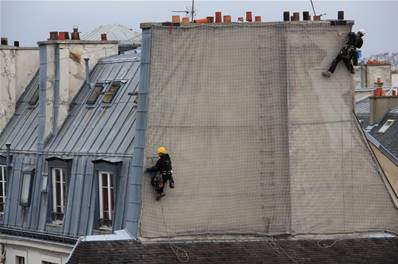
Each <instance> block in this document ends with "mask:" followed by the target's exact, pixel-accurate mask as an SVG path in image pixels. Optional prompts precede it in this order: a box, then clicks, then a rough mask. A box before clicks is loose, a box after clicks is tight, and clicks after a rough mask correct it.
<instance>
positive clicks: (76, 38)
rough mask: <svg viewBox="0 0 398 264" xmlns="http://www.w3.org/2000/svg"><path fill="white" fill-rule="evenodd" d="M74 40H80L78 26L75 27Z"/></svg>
mask: <svg viewBox="0 0 398 264" xmlns="http://www.w3.org/2000/svg"><path fill="white" fill-rule="evenodd" d="M72 40H80V35H79V29H78V27H77V26H74V27H73V32H72Z"/></svg>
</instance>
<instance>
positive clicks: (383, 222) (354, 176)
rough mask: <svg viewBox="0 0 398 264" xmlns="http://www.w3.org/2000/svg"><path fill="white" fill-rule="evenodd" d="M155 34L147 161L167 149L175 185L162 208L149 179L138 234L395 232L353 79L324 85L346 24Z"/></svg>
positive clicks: (340, 74) (161, 30) (342, 77)
mask: <svg viewBox="0 0 398 264" xmlns="http://www.w3.org/2000/svg"><path fill="white" fill-rule="evenodd" d="M150 30H152V47H151V71H150V88H149V109H148V127H147V131H146V147H145V155H146V157H151V156H154V155H155V151H156V148H157V147H158V146H160V145H164V146H166V147H167V148H168V149H169V153H170V155H171V158H172V161H173V171H174V178H175V182H176V188H175V189H173V190H171V189H168V188H167V189H166V197H165V198H163V199H162V200H161V202H158V201H156V200H155V198H154V193H153V190H152V187H151V185H150V179H149V176H148V175H144V185H143V191H142V193H143V197H142V199H143V204H142V212H141V227H140V235H141V236H143V237H162V236H176V235H186V234H199V233H201V234H204V233H263V234H278V233H333V232H353V231H365V230H384V229H395V228H396V227H397V225H398V220H397V219H398V218H397V217H398V211H397V210H396V209H394V207H393V204H392V202H391V199H390V197H389V194H388V192H387V191H386V188H385V187H384V185H383V182H382V180H381V177H380V175H379V174H378V172H377V168H376V166H375V165H374V163H373V161H372V158H371V156H370V154H369V152H368V149H367V147H366V145H365V144H364V142H363V140H362V138H361V135H360V133H359V131H358V130H357V128H356V126H355V123H354V120H353V119H352V99H351V96H352V93H351V91H352V87H353V83H352V79H351V76H350V75H349V74H348V73H347V72H346V70H345V69H344V68H342V67H341V66H339V68H338V69H337V70H336V72H335V76H333V77H332V78H330V79H324V78H323V77H322V76H321V71H322V70H324V69H325V68H327V66H328V64H329V63H330V61H331V60H332V59H333V57H334V56H335V55H336V52H338V50H339V48H340V47H341V45H342V43H343V40H344V36H345V34H346V33H347V32H349V30H350V27H349V26H337V27H336V26H330V25H329V24H328V23H275V24H258V25H245V24H240V25H230V26H197V27H195V26H193V27H189V28H168V27H161V26H153V27H152V28H151V29H150ZM150 165H152V163H151V159H149V158H148V159H147V160H146V166H150Z"/></svg>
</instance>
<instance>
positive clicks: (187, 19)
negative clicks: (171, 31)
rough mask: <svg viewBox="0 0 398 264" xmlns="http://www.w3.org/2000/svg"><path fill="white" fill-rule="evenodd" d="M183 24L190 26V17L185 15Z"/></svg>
mask: <svg viewBox="0 0 398 264" xmlns="http://www.w3.org/2000/svg"><path fill="white" fill-rule="evenodd" d="M181 24H182V25H183V26H188V25H189V17H183V18H182V22H181Z"/></svg>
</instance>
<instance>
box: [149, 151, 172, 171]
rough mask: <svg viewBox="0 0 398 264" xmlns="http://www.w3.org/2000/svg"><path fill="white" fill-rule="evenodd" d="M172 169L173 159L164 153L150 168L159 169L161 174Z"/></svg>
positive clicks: (150, 169)
mask: <svg viewBox="0 0 398 264" xmlns="http://www.w3.org/2000/svg"><path fill="white" fill-rule="evenodd" d="M171 170H172V167H171V159H170V156H169V154H163V155H161V156H160V157H159V159H158V161H157V162H156V164H155V166H153V167H152V168H149V171H158V172H159V173H161V174H164V173H167V172H170V171H171Z"/></svg>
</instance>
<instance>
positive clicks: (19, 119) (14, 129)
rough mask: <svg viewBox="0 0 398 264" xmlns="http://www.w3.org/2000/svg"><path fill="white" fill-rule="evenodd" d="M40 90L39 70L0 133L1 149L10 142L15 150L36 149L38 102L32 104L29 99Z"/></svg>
mask: <svg viewBox="0 0 398 264" xmlns="http://www.w3.org/2000/svg"><path fill="white" fill-rule="evenodd" d="M38 91H39V71H37V72H36V74H35V76H34V77H33V79H32V80H31V81H30V83H29V84H28V86H27V87H26V89H25V91H24V93H23V94H22V95H21V97H20V98H19V99H18V102H17V106H16V111H15V113H14V115H13V116H12V118H11V119H10V121H9V122H8V123H7V125H6V127H5V128H4V129H3V131H2V133H1V134H0V149H1V150H5V149H6V147H5V144H6V143H10V144H11V148H12V149H13V150H23V151H26V150H36V149H37V127H38V122H37V121H38V120H37V119H38V113H39V107H38V104H36V105H35V106H34V105H30V104H29V101H30V100H31V99H32V98H33V97H34V96H35V93H38Z"/></svg>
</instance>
